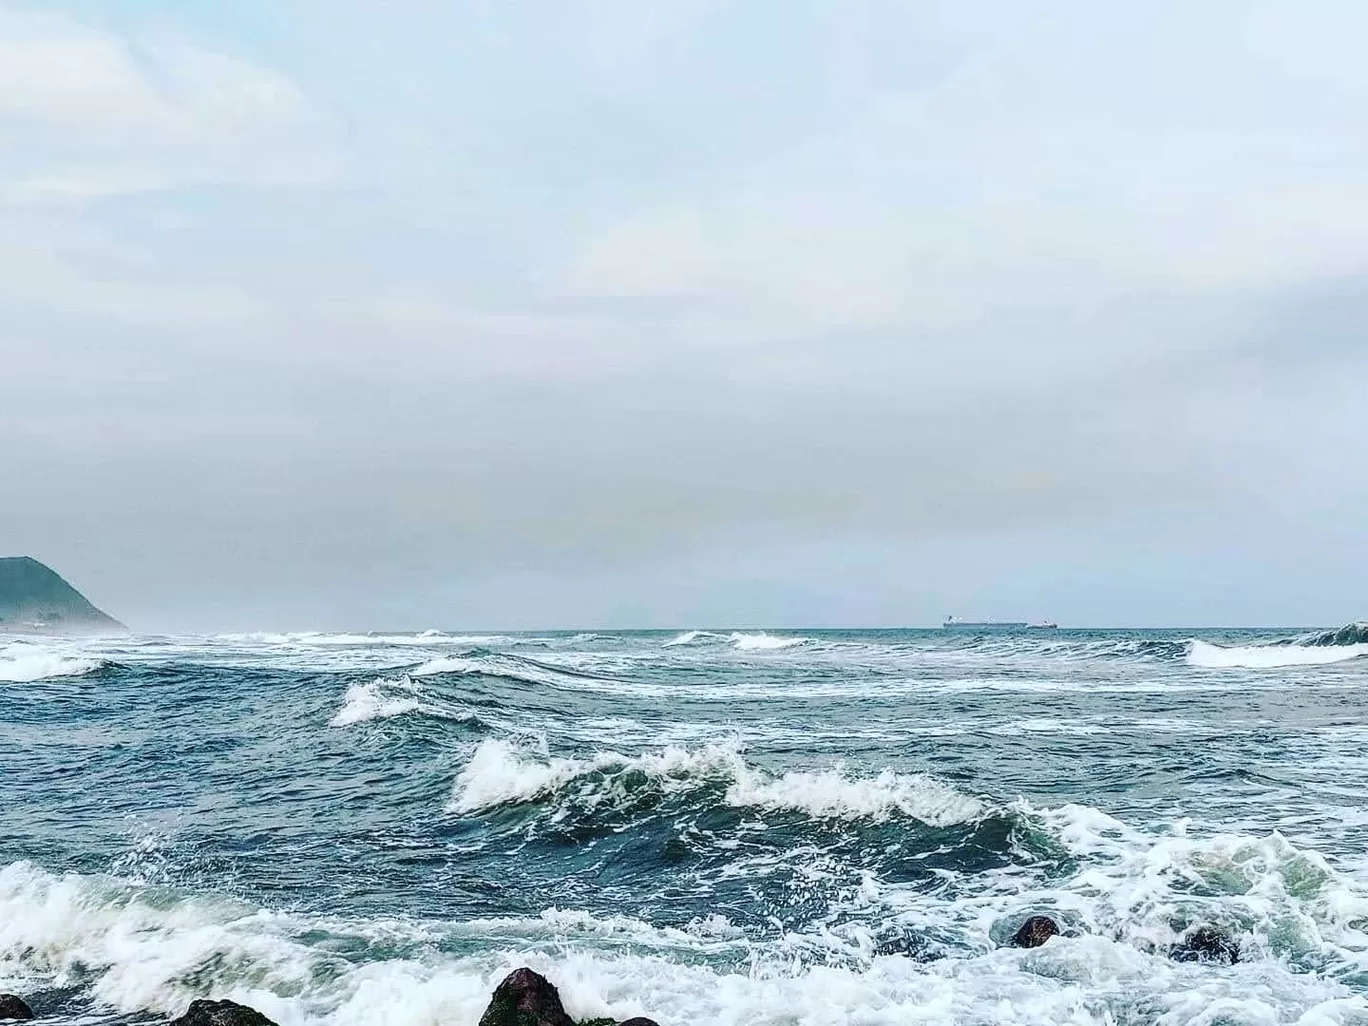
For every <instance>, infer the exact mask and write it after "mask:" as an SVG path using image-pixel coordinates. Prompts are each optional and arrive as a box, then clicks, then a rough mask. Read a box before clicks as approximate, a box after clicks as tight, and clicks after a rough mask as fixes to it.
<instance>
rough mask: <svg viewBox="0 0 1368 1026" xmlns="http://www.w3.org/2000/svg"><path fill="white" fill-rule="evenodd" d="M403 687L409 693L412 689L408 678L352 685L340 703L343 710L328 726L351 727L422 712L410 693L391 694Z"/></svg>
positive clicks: (384, 679) (339, 711)
mask: <svg viewBox="0 0 1368 1026" xmlns="http://www.w3.org/2000/svg"><path fill="white" fill-rule="evenodd" d="M406 686H407V690H409V691H410V692H411V691H412V685H411V684H410V683H409V681H408V679H407V678H403V679H401V680H387V679H386V678H384V677H381V678H378V679H376V680H372V681H369V682H367V683H364V684H353V685H352V686H351V687H349V688H347V693H346V695H345V696H344V697H343V699H342V707H341V708H340V709H338V710H337V714H336V715H335V716H333V718H332V719H331V720H329V721H328V726H330V727H350V726H352V725H353V724H356V723H367V722H369V721H371V720H383V719H389V718H390V717H392V716H403V715H404V714H405V713H410V712H413V711H415V710H416V709H419V708H421V707H422V703H421V702H419V701H418V699H417V698H415V697H414V696H413V695H412V694H411V693H410V694H406V695H395V694H392V693H391V691H392V690H393V689H403V688H405V687H406Z"/></svg>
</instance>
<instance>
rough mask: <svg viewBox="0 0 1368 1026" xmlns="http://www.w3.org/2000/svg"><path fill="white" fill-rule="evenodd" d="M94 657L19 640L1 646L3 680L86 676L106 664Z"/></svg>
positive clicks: (20, 681)
mask: <svg viewBox="0 0 1368 1026" xmlns="http://www.w3.org/2000/svg"><path fill="white" fill-rule="evenodd" d="M106 665H107V663H106V662H105V660H103V659H100V658H97V657H95V656H85V655H76V654H74V653H71V652H58V651H53V650H52V649H49V648H47V647H45V646H42V645H30V644H27V643H20V644H14V645H6V646H5V647H4V648H3V649H0V681H5V682H8V683H11V684H31V683H33V682H35V681H40V680H48V679H50V678H53V677H83V676H85V675H86V674H87V673H94V672H95V671H96V670H99V669H101V668H103V667H104V666H106Z"/></svg>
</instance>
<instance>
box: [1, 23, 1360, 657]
mask: <svg viewBox="0 0 1368 1026" xmlns="http://www.w3.org/2000/svg"><path fill="white" fill-rule="evenodd" d="M1365 29H1368V10H1365V9H1364V8H1362V7H1361V6H1359V5H1352V4H1349V3H1347V2H1337V3H1336V2H1327V0H1313V2H1304V3H1297V4H1292V3H1288V2H1266V3H1239V2H1224V0H1223V2H1219V3H1213V4H1207V5H1202V6H1201V7H1200V8H1193V7H1192V6H1191V5H1182V6H1180V5H1178V4H1175V3H1158V4H1153V5H1149V6H1147V7H1146V8H1144V9H1143V10H1140V9H1136V10H1120V9H1115V8H1107V9H1102V8H1098V7H1097V6H1096V5H1088V4H1083V3H1081V2H1080V3H1064V2H1060V3H1049V4H1045V5H1034V6H1033V7H1032V8H1031V10H1030V11H1029V13H1028V12H1027V11H1025V10H1024V9H1021V8H1020V7H1019V5H1011V4H1008V3H1005V2H994V3H988V2H968V3H956V4H946V3H919V4H912V3H892V2H887V3H878V2H867V3H854V4H843V5H817V4H796V5H781V4H771V3H758V4H752V5H746V6H742V7H737V6H735V5H725V4H721V3H710V2H704V0H668V2H662V3H655V4H649V5H642V4H628V3H625V2H610V0H598V2H584V3H574V2H572V3H566V4H560V5H554V6H553V5H530V4H516V3H514V4H502V5H497V6H489V7H484V6H476V5H470V6H465V7H463V8H462V9H460V10H442V9H439V8H438V7H437V6H435V5H430V4H426V3H417V2H405V0H401V2H398V3H395V4H391V5H387V6H386V8H385V9H384V11H383V12H381V11H380V10H379V9H377V8H376V7H375V5H371V4H362V3H355V2H350V0H335V2H331V3H328V4H323V3H321V2H316V0H294V2H284V3H264V2H261V0H244V2H243V3H240V4H235V5H232V7H231V10H229V9H228V8H224V9H222V10H220V9H215V8H211V7H208V6H205V5H168V4H135V3H131V2H128V0H105V2H101V3H94V2H89V0H87V2H71V3H54V4H43V5H37V4H22V3H9V2H0V129H2V130H3V132H4V133H5V136H4V137H5V143H4V146H5V153H6V155H7V157H8V158H9V159H7V160H5V161H0V206H2V207H3V216H0V269H2V270H3V275H0V319H2V320H3V324H4V325H5V327H4V329H3V331H0V481H3V483H4V489H5V493H6V495H7V499H8V500H9V501H5V502H3V503H0V555H25V554H27V555H32V556H34V557H36V558H37V559H40V560H42V561H43V562H45V563H47V564H48V565H50V566H52V567H53V568H55V569H56V570H57V571H58V572H60V573H61V574H62V575H64V576H65V577H66V578H67V579H68V580H70V581H72V582H73V583H74V584H76V586H77V587H78V588H80V589H81V590H82V591H83V592H84V593H85V594H86V595H87V596H89V597H90V598H91V599H92V600H93V601H94V602H96V604H97V605H99V606H100V607H101V608H104V609H107V610H109V611H110V612H111V613H113V614H114V615H115V616H117V617H119V619H121V620H123V621H124V622H126V623H128V624H130V625H131V626H134V627H136V628H141V629H149V630H156V629H160V630H180V629H184V630H189V629H224V630H227V629H236V628H258V627H262V628H264V627H274V628H280V629H286V628H367V627H384V628H394V629H403V628H411V629H422V628H425V627H432V626H437V627H459V626H472V627H489V628H498V629H517V628H551V627H556V626H563V627H567V628H575V627H662V628H664V627H674V628H687V627H692V626H703V625H767V626H785V625H793V626H822V625H856V624H860V625H869V626H878V625H897V624H927V623H935V622H939V620H940V618H941V617H942V616H944V615H945V614H948V613H955V614H959V615H962V616H967V617H974V618H977V617H1005V618H1018V617H1019V618H1026V619H1035V618H1040V617H1049V618H1051V619H1056V620H1059V621H1060V622H1062V623H1066V624H1070V623H1072V624H1086V625H1104V624H1118V625H1120V624H1129V625H1137V626H1138V625H1157V624H1191V625H1197V624H1267V625H1273V624H1289V625H1315V624H1325V625H1334V624H1340V623H1344V622H1346V621H1347V620H1351V619H1354V618H1356V617H1362V616H1364V615H1365V613H1368V595H1365V592H1364V589H1363V583H1362V582H1363V581H1364V580H1365V579H1368V540H1365V535H1364V532H1363V530H1362V527H1361V524H1362V522H1363V520H1364V515H1365V511H1368V472H1365V467H1364V464H1363V441H1362V440H1363V438H1365V437H1368V404H1365V402H1364V401H1363V394H1364V388H1363V382H1364V380H1365V372H1368V346H1365V343H1364V338H1365V334H1364V333H1365V326H1366V325H1368V292H1366V291H1365V287H1364V285H1365V277H1364V273H1365V269H1368V241H1366V240H1368V132H1366V131H1365V128H1368V124H1366V123H1365V122H1368V113H1365V111H1368V105H1365V102H1364V101H1365V99H1366V98H1368V70H1365V68H1364V66H1363V62H1362V61H1361V60H1360V59H1359V55H1358V54H1357V52H1356V47H1355V45H1354V42H1353V41H1354V40H1357V39H1359V38H1361V37H1362V34H1363V32H1364V30H1365Z"/></svg>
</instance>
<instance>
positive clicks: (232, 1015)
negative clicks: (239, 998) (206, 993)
mask: <svg viewBox="0 0 1368 1026" xmlns="http://www.w3.org/2000/svg"><path fill="white" fill-rule="evenodd" d="M171 1026H276V1024H275V1023H274V1022H272V1021H271V1020H270V1019H268V1018H266V1016H264V1015H262V1014H261V1013H260V1012H258V1011H257V1010H256V1009H255V1008H248V1007H247V1006H246V1005H240V1004H238V1003H237V1002H236V1001H203V1000H201V1001H191V1002H190V1007H189V1008H188V1009H186V1011H185V1014H184V1015H182V1016H181V1017H180V1018H179V1019H172V1020H171Z"/></svg>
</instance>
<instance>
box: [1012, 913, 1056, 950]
mask: <svg viewBox="0 0 1368 1026" xmlns="http://www.w3.org/2000/svg"><path fill="white" fill-rule="evenodd" d="M1058 935H1059V924H1058V923H1056V922H1055V921H1054V920H1053V919H1051V918H1050V917H1049V916H1031V918H1030V919H1028V920H1026V922H1024V923H1022V924H1021V929H1019V930H1017V932H1016V933H1015V934H1013V935H1012V947H1014V948H1038V947H1040V946H1041V945H1042V944H1044V943H1045V942H1046V941H1047V940H1049V939H1050V938H1051V937H1056V936H1058Z"/></svg>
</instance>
